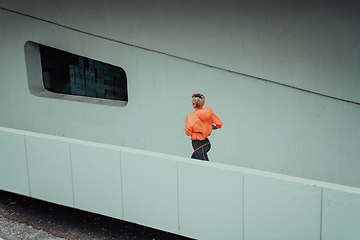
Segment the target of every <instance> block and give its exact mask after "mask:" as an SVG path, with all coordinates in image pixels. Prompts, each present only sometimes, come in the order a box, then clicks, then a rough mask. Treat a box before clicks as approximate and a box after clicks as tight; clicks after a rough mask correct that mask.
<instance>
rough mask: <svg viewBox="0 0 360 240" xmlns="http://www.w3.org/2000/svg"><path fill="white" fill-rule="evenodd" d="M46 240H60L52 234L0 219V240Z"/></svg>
mask: <svg viewBox="0 0 360 240" xmlns="http://www.w3.org/2000/svg"><path fill="white" fill-rule="evenodd" d="M14 239H15V240H17V239H19V240H20V239H21V240H22V239H24V240H25V239H27V240H46V239H49V240H50V239H54V240H61V239H63V238H58V237H56V236H54V235H52V234H49V233H47V232H45V231H42V230H38V229H34V228H33V227H32V226H28V225H26V224H24V223H18V222H15V221H11V220H8V219H6V218H0V240H14Z"/></svg>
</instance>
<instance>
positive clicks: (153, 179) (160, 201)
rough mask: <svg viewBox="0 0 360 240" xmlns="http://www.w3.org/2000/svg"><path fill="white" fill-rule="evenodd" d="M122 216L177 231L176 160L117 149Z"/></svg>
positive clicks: (136, 221) (129, 219) (151, 225)
mask: <svg viewBox="0 0 360 240" xmlns="http://www.w3.org/2000/svg"><path fill="white" fill-rule="evenodd" d="M121 172H122V186H123V205H124V219H125V220H128V221H131V222H135V223H139V224H142V225H146V226H150V227H154V228H158V229H163V230H166V231H169V232H173V233H178V232H179V229H178V195H177V167H176V161H173V160H168V159H162V158H159V157H154V156H148V155H145V154H140V153H136V151H135V152H124V151H122V152H121Z"/></svg>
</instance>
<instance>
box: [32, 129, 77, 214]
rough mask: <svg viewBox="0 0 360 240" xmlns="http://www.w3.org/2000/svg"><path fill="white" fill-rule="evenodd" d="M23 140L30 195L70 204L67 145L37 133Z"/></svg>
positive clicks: (71, 201)
mask: <svg viewBox="0 0 360 240" xmlns="http://www.w3.org/2000/svg"><path fill="white" fill-rule="evenodd" d="M25 140H26V153H27V160H28V166H29V179H30V191H31V196H32V197H35V198H39V199H42V200H46V201H50V202H54V203H58V204H61V205H65V206H71V207H73V206H74V203H73V186H72V176H71V163H70V144H69V143H68V142H66V141H60V140H56V139H50V138H42V137H37V136H26V137H25Z"/></svg>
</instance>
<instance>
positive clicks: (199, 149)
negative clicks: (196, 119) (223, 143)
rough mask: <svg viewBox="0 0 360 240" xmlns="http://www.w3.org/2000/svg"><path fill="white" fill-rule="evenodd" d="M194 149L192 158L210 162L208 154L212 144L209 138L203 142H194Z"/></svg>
mask: <svg viewBox="0 0 360 240" xmlns="http://www.w3.org/2000/svg"><path fill="white" fill-rule="evenodd" d="M192 147H193V149H194V152H193V154H192V155H191V158H195V159H199V160H205V161H209V157H208V155H207V152H208V151H210V148H211V144H210V141H209V139H208V138H206V139H205V140H202V141H199V140H193V141H192Z"/></svg>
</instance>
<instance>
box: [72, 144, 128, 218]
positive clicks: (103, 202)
mask: <svg viewBox="0 0 360 240" xmlns="http://www.w3.org/2000/svg"><path fill="white" fill-rule="evenodd" d="M71 162H72V173H73V185H74V202H75V207H76V208H79V209H83V210H86V211H90V212H95V213H99V214H103V215H106V216H111V217H114V218H120V219H122V218H123V214H122V195H121V175H120V172H121V170H120V151H119V150H115V149H109V148H102V147H98V146H90V145H86V144H76V143H72V144H71Z"/></svg>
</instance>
